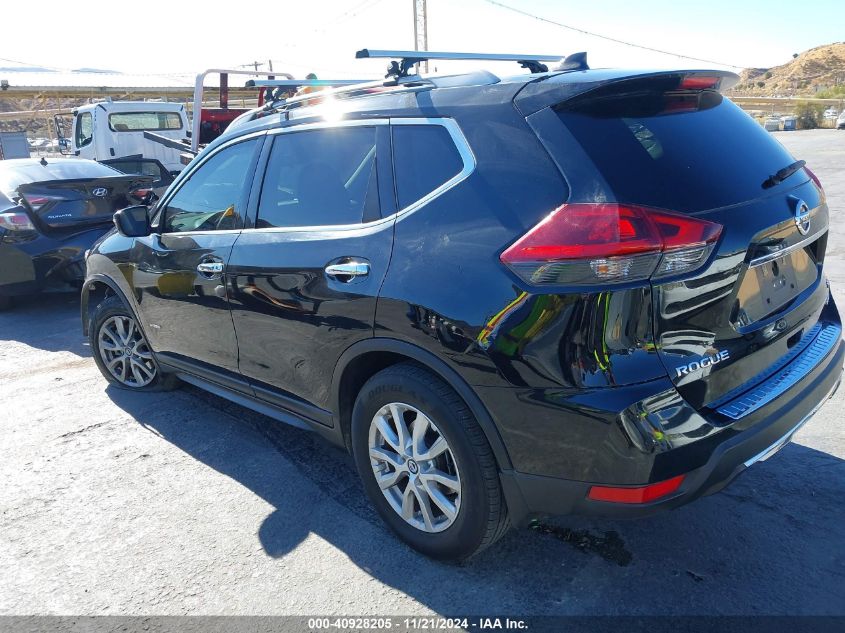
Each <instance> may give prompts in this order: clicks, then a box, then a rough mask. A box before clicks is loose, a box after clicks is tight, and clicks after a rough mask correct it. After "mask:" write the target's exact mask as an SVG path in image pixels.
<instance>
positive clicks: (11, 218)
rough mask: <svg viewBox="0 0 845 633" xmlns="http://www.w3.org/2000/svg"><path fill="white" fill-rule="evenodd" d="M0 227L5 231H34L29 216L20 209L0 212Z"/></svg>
mask: <svg viewBox="0 0 845 633" xmlns="http://www.w3.org/2000/svg"><path fill="white" fill-rule="evenodd" d="M0 228H2V229H6V230H7V231H34V230H35V227H34V226H33V225H32V222H31V221H30V219H29V216H28V215H27V214H26V213H24V212H22V211H7V212H5V213H0Z"/></svg>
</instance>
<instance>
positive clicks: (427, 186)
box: [393, 125, 463, 209]
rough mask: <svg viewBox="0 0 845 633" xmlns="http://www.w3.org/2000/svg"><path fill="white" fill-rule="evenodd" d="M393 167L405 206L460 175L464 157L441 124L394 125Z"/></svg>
mask: <svg viewBox="0 0 845 633" xmlns="http://www.w3.org/2000/svg"><path fill="white" fill-rule="evenodd" d="M393 168H394V173H395V179H396V195H397V197H398V199H399V208H400V209H404V208H405V207H407V206H408V205H410V204H413V203H414V202H416V201H417V200H420V199H421V198H423V197H425V196H427V195H428V194H430V193H431V192H432V191H434V190H435V189H437V188H438V187H440V186H441V185H443V184H445V183H446V182H448V181H449V180H451V179H452V178H454V177H455V176H457V175H458V174H459V173H460V172H461V170H462V169H463V161H462V160H461V155H460V153H459V152H458V148H457V147H455V142H454V141H453V140H452V135H451V134H449V131H448V130H447V129H446V128H445V127H443V126H442V125H394V126H393Z"/></svg>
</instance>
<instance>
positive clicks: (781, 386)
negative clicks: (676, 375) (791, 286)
mask: <svg viewBox="0 0 845 633" xmlns="http://www.w3.org/2000/svg"><path fill="white" fill-rule="evenodd" d="M841 335H842V327H841V326H840V325H838V324H835V323H827V324H821V323H819V324H817V325H816V326H814V327H813V328H812V329H811V330H810V331H809V332H808V333H807V335H805V338H804V340H802V341H801V342H799V343H798V344H797V345H796V347H795V349H794V350H791V351H790V353H789V354H787V355H786V356H784V357H783V358H782V359H780V360H779V361H778V362H777V363H776V367H775V371H774V372H773V371H772V368H769V369H767V370H766V372H764V374H760V375H759V376H756V377H755V378H752V379H751V380H749V381H748V383H746V385H751V387H750V390H748V391H744V393H742V395H739V396H737V397H736V398H732V396H733V393H731V394H728V396H727V397H728V398H732V399H730V401H728V402H725V400H726V398H721V399H720V400H719V401H717V402H716V403H715V404H712V405H711V406H714V407H715V408H716V411H718V412H719V413H721V414H722V415H724V416H727V417H729V418H731V419H734V420H738V419H740V418H741V417H743V416H746V415H748V414H749V413H751V412H752V411H756V410H757V409H759V408H761V407H764V406H766V405H767V404H769V403H770V402H771V401H772V400H774V399H775V398H777V397H778V396H780V395H782V394H783V393H785V392H786V391H788V390H789V389H791V388H792V387H793V386H795V385H796V384H797V383H798V382H800V381H801V379H803V378H804V377H805V376H806V375H807V374H808V373H809V372H810V371H811V370H812V369H813V368H814V367H815V366H816V365H818V364H819V363H820V362H821V361H822V359H824V358H825V356H827V355H828V354H829V353H830V351H831V350H832V349H833V348H834V347H835V346H836V344H837V343H838V342H839V339H840V337H841ZM808 339H809V340H808ZM745 388H746V387H745V386H743V387H740V389H743V390H744V389H745ZM721 402H725V404H721V405H720V403H721Z"/></svg>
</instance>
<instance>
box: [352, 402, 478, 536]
mask: <svg viewBox="0 0 845 633" xmlns="http://www.w3.org/2000/svg"><path fill="white" fill-rule="evenodd" d="M368 447H369V456H370V465H371V466H372V468H373V474H374V475H375V478H376V482H377V483H378V485H379V488H381V492H382V494H384V497H385V498H386V499H387V501H388V503H389V504H390V506H391V507H392V508H393V510H394V511H395V512H396V513H397V514H398V515H399V516H400V517H402V519H404V520H405V522H406V523H408V524H410V525H412V526H413V527H415V528H417V529H419V530H422V531H423V532H442V531H443V530H445V529H447V528H448V527H449V526H451V525H452V524H453V523H454V522H455V519H456V518H457V516H458V512H459V511H460V509H461V477H460V473H459V472H458V466H457V463H456V461H455V456H454V455H453V454H452V450H451V448H449V444H448V442H447V441H446V438H445V437H444V436H443V434H442V433H440V431H439V430H438V428H437V426H436V425H435V424H434V422H433V421H432V420H431V419H430V418H429V417H428V416H427V415H425V414H424V413H423V412H422V411H420V410H419V409H417V408H415V407H412V406H410V405H407V404H403V403H400V402H392V403H390V404H386V405H385V406H383V407H382V408H381V409H379V410H378V411H377V412H376V414H375V415H374V416H373V419H372V422H371V423H370V432H369V441H368Z"/></svg>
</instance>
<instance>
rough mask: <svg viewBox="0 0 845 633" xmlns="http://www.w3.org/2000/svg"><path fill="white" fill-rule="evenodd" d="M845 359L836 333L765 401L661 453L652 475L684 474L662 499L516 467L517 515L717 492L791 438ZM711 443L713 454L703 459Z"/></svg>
mask: <svg viewBox="0 0 845 633" xmlns="http://www.w3.org/2000/svg"><path fill="white" fill-rule="evenodd" d="M843 359H845V344H844V343H843V342H842V341H841V340H837V342H836V344H835V345H834V346H833V348H832V349H831V350H830V352H829V353H828V354H827V355H826V356H825V357H824V358H823V359H822V360H821V361H820V362H819V363H818V364H817V365H816V366H815V367H813V368H812V369H811V370H810V371H808V372H807V373H806V376H805V377H804V378H803V379H802V380H801V381H800V382H797V383H796V384H795V385H794V386H793V387H792V388H791V389H789V390H787V391H786V392H784V393H782V394H781V395H780V396H779V397H778V398H776V399H775V400H773V401H771V402H770V403H769V404H767V405H766V406H765V407H761V408H759V409H758V410H757V411H755V412H754V413H751V414H749V415H747V416H745V417H744V418H742V419H740V420H737V421H736V422H735V423H734V424H731V425H729V426H725V428H723V429H722V430H721V431H719V432H717V433H714V434H712V435H710V436H708V437H706V438H703V439H702V440H700V441H698V442H692V443H690V444H686V445H684V446H681V447H680V448H678V449H674V450H671V449H670V450H668V451H666V452H664V453H662V454H660V455H659V456H657V457H656V458H655V459H654V462H653V464H654V467H653V470H652V476H651V477H649V479H648V482H647V483H653V482H656V481H664V480H667V479H670V478H672V477H676V476H678V475H684V480H683V483H682V484H681V486H680V488H679V489H678V490H677V491H676V492H674V493H672V494H670V495H668V496H666V497H663V498H660V499H658V500H656V501H653V502H650V503H643V504H626V503H613V502H605V501H595V500H591V499H589V498H588V496H587V495H588V493H589V491H590V488H591V487H592V486H593V485H608V484H607V483H605V482H602V481H594V482H584V481H573V480H568V479H562V478H558V477H547V476H541V475H533V474H526V473H520V472H516V471H511V472H509V473H505V474H504V475H503V477H502V482H503V485H504V487H505V491H506V494H507V495H508V502H509V504H510V505H511V506H512V508H513V510H514V514H515V515H516V516H515V517H514V520H515V522H521V521H524V520H525V519H528V518H532V517H537V516H543V515H562V514H582V515H593V516H608V517H638V516H646V515H649V514H653V513H655V512H657V511H659V510H664V509H671V508H676V507H678V506H681V505H683V504H685V503H689V502H690V501H693V500H695V499H697V498H699V497H701V496H704V495H708V494H712V493H715V492H718V491H719V490H721V489H722V488H724V487H725V486H726V485H728V484H729V483H730V482H731V481H732V480H733V479H734V478H736V477H737V476H738V475H740V474H741V473H742V472H744V471H745V470H746V469H747V468H749V467H750V466H752V465H753V464H754V463H756V462H757V461H760V460H763V459H766V458H768V457H769V456H771V455H772V454H774V453H775V452H777V451H778V450H779V449H780V448H782V447H783V446H785V445H786V444H787V443H788V442H789V441H790V440H791V439H792V436H793V435H794V434H795V433H796V432H797V431H798V429H800V428H801V427H802V426H803V425H804V424H805V423H806V422H807V421H808V420H809V419H810V418H811V417H812V416H813V414H815V413H816V412H817V411H818V410H819V409H820V408H821V406H822V405H823V404H824V403H825V402H826V401H827V399H828V398H829V397H830V396H831V395H833V393H834V392H835V391H836V389H837V388H838V386H839V383H840V380H841V377H842V366H843ZM705 451H706V454H707V456H706V458H704V459H702V453H703V452H705ZM685 465H686V466H685ZM611 485H614V484H611Z"/></svg>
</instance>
